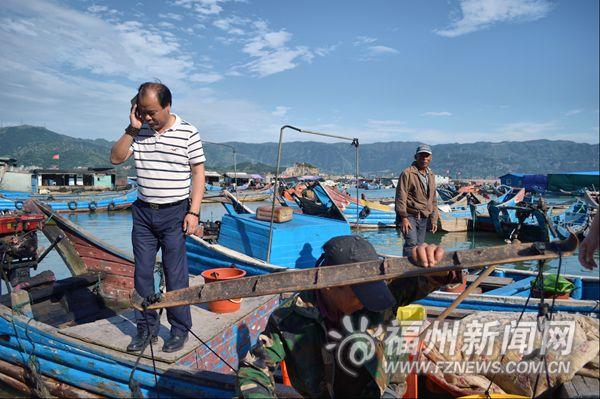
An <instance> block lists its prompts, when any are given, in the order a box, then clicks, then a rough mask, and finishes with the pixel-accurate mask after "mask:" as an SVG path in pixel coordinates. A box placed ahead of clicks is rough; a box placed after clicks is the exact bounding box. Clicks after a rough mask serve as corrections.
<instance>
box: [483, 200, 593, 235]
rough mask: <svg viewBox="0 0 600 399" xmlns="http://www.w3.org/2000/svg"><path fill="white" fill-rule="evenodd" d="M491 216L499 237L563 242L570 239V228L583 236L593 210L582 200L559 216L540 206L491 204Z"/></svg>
mask: <svg viewBox="0 0 600 399" xmlns="http://www.w3.org/2000/svg"><path fill="white" fill-rule="evenodd" d="M490 216H491V217H492V221H493V223H494V227H495V230H496V233H498V235H499V236H501V237H502V238H505V239H510V240H512V239H513V238H517V239H519V240H520V241H522V242H533V241H554V240H562V239H565V238H566V237H568V236H569V232H568V230H567V229H572V230H573V231H574V232H575V233H583V232H584V231H585V230H586V229H587V228H588V226H589V223H590V212H589V207H588V206H587V204H586V203H585V202H583V201H581V200H577V201H575V202H574V203H573V204H572V205H571V206H570V207H569V208H568V209H566V210H564V211H563V212H561V213H559V214H556V215H553V214H552V209H551V208H549V207H545V208H541V207H539V206H536V205H529V206H526V205H521V206H498V205H490Z"/></svg>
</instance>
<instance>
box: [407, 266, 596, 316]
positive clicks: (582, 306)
mask: <svg viewBox="0 0 600 399" xmlns="http://www.w3.org/2000/svg"><path fill="white" fill-rule="evenodd" d="M544 274H545V275H547V274H552V273H544ZM476 277H477V276H476V275H472V276H470V278H469V280H470V281H473V280H474V279H475V278H476ZM536 277H537V272H534V271H529V270H517V269H504V268H497V269H496V270H495V271H494V272H493V273H492V275H491V278H488V279H486V280H484V282H483V283H482V284H481V285H480V287H481V289H482V292H481V293H479V294H471V295H469V297H468V298H466V299H465V300H463V301H462V302H461V303H460V304H459V305H458V308H457V309H459V312H457V313H458V314H459V315H463V316H464V315H465V313H470V312H475V311H498V312H521V311H522V310H523V309H525V311H526V312H537V311H538V304H539V302H540V300H541V299H539V298H535V297H532V298H529V301H528V300H527V298H528V297H529V295H530V290H531V282H532V281H534V280H535V278H536ZM563 277H565V278H567V279H568V280H569V281H571V282H572V283H573V284H574V286H575V289H574V290H573V291H572V292H571V295H570V298H569V299H556V301H555V310H556V311H558V312H568V313H582V314H587V315H590V316H594V317H599V316H600V278H599V277H598V276H575V275H563ZM458 295H459V293H453V292H443V291H435V292H433V293H431V294H429V295H428V296H427V297H425V298H424V299H421V300H419V301H417V303H419V304H421V305H424V306H427V307H429V308H430V310H434V309H442V308H443V309H445V308H447V307H448V306H449V305H450V304H451V303H452V302H454V300H455V299H456V297H457V296H458ZM545 300H546V302H549V301H550V302H551V299H549V298H546V299H545ZM526 304H527V306H525V305H526Z"/></svg>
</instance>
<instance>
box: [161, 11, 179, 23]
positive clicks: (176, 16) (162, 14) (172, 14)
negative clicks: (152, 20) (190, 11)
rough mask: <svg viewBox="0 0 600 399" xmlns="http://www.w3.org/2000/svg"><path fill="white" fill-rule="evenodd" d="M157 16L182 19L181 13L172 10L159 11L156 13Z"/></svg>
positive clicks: (176, 19)
mask: <svg viewBox="0 0 600 399" xmlns="http://www.w3.org/2000/svg"><path fill="white" fill-rule="evenodd" d="M158 16H159V17H160V18H165V19H173V20H175V21H182V20H183V15H181V14H176V13H174V12H166V13H160V14H158Z"/></svg>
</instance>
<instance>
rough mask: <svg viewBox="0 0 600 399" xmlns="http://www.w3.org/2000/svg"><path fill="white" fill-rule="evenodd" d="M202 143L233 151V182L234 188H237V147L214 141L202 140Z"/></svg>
mask: <svg viewBox="0 0 600 399" xmlns="http://www.w3.org/2000/svg"><path fill="white" fill-rule="evenodd" d="M202 142H203V143H206V144H214V145H220V146H223V147H227V148H229V149H231V151H232V152H233V173H234V177H233V182H234V186H236V187H237V163H236V159H235V147H234V146H232V145H229V144H224V143H215V142H213V141H206V140H202Z"/></svg>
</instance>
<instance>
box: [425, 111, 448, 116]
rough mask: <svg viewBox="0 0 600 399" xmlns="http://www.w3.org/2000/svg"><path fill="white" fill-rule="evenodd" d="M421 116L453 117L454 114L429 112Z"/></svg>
mask: <svg viewBox="0 0 600 399" xmlns="http://www.w3.org/2000/svg"><path fill="white" fill-rule="evenodd" d="M421 116H452V113H451V112H448V111H441V112H435V111H429V112H424V113H422V114H421Z"/></svg>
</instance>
